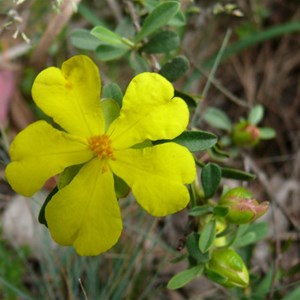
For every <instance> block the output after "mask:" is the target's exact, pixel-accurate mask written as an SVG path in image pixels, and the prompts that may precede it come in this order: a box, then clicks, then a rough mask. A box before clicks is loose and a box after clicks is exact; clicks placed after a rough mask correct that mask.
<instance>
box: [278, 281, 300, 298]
mask: <svg viewBox="0 0 300 300" xmlns="http://www.w3.org/2000/svg"><path fill="white" fill-rule="evenodd" d="M298 285H299V284H298ZM298 299H300V286H297V287H296V288H295V289H293V290H292V291H291V292H290V293H288V294H287V295H285V296H284V297H283V298H282V300H298Z"/></svg>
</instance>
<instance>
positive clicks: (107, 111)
mask: <svg viewBox="0 0 300 300" xmlns="http://www.w3.org/2000/svg"><path fill="white" fill-rule="evenodd" d="M100 104H101V109H102V111H103V114H104V119H105V128H106V129H108V127H109V126H110V124H111V123H112V122H113V121H114V120H115V119H116V118H117V117H118V116H119V115H120V106H119V104H118V102H117V101H116V100H114V99H109V98H104V99H102V100H101V102H100Z"/></svg>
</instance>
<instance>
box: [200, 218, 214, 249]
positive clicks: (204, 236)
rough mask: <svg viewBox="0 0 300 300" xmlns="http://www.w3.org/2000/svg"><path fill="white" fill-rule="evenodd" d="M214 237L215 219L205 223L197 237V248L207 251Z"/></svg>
mask: <svg viewBox="0 0 300 300" xmlns="http://www.w3.org/2000/svg"><path fill="white" fill-rule="evenodd" d="M215 238H216V220H211V221H209V222H208V223H206V224H205V226H204V228H203V230H202V232H201V234H200V239H199V249H200V251H201V252H203V253H205V252H207V251H208V250H209V249H210V247H211V246H212V245H213V242H214V240H215Z"/></svg>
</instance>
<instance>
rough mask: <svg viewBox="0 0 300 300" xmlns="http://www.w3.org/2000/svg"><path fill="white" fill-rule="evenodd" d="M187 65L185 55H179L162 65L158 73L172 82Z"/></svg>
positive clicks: (185, 69)
mask: <svg viewBox="0 0 300 300" xmlns="http://www.w3.org/2000/svg"><path fill="white" fill-rule="evenodd" d="M189 67H190V63H189V60H188V59H187V58H186V57H185V56H183V55H180V56H177V57H175V58H173V59H172V60H171V61H170V62H168V63H166V64H165V65H163V67H162V68H161V70H160V71H159V73H160V74H161V75H162V76H164V77H165V78H167V79H168V80H169V81H172V82H173V81H176V80H177V79H178V78H179V77H181V76H182V75H183V74H184V73H185V72H186V71H187V70H188V69H189Z"/></svg>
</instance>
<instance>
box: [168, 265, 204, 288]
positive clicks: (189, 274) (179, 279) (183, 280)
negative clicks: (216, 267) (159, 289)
mask: <svg viewBox="0 0 300 300" xmlns="http://www.w3.org/2000/svg"><path fill="white" fill-rule="evenodd" d="M202 273H203V266H202V265H199V266H195V267H192V268H190V269H187V270H185V271H182V272H180V273H178V274H176V275H175V276H173V277H172V278H171V279H170V281H169V282H168V285H167V288H168V289H171V290H175V289H179V288H181V287H183V286H185V285H186V284H188V283H189V282H190V281H192V280H193V279H195V278H197V277H198V276H200V275H201V274H202Z"/></svg>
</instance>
